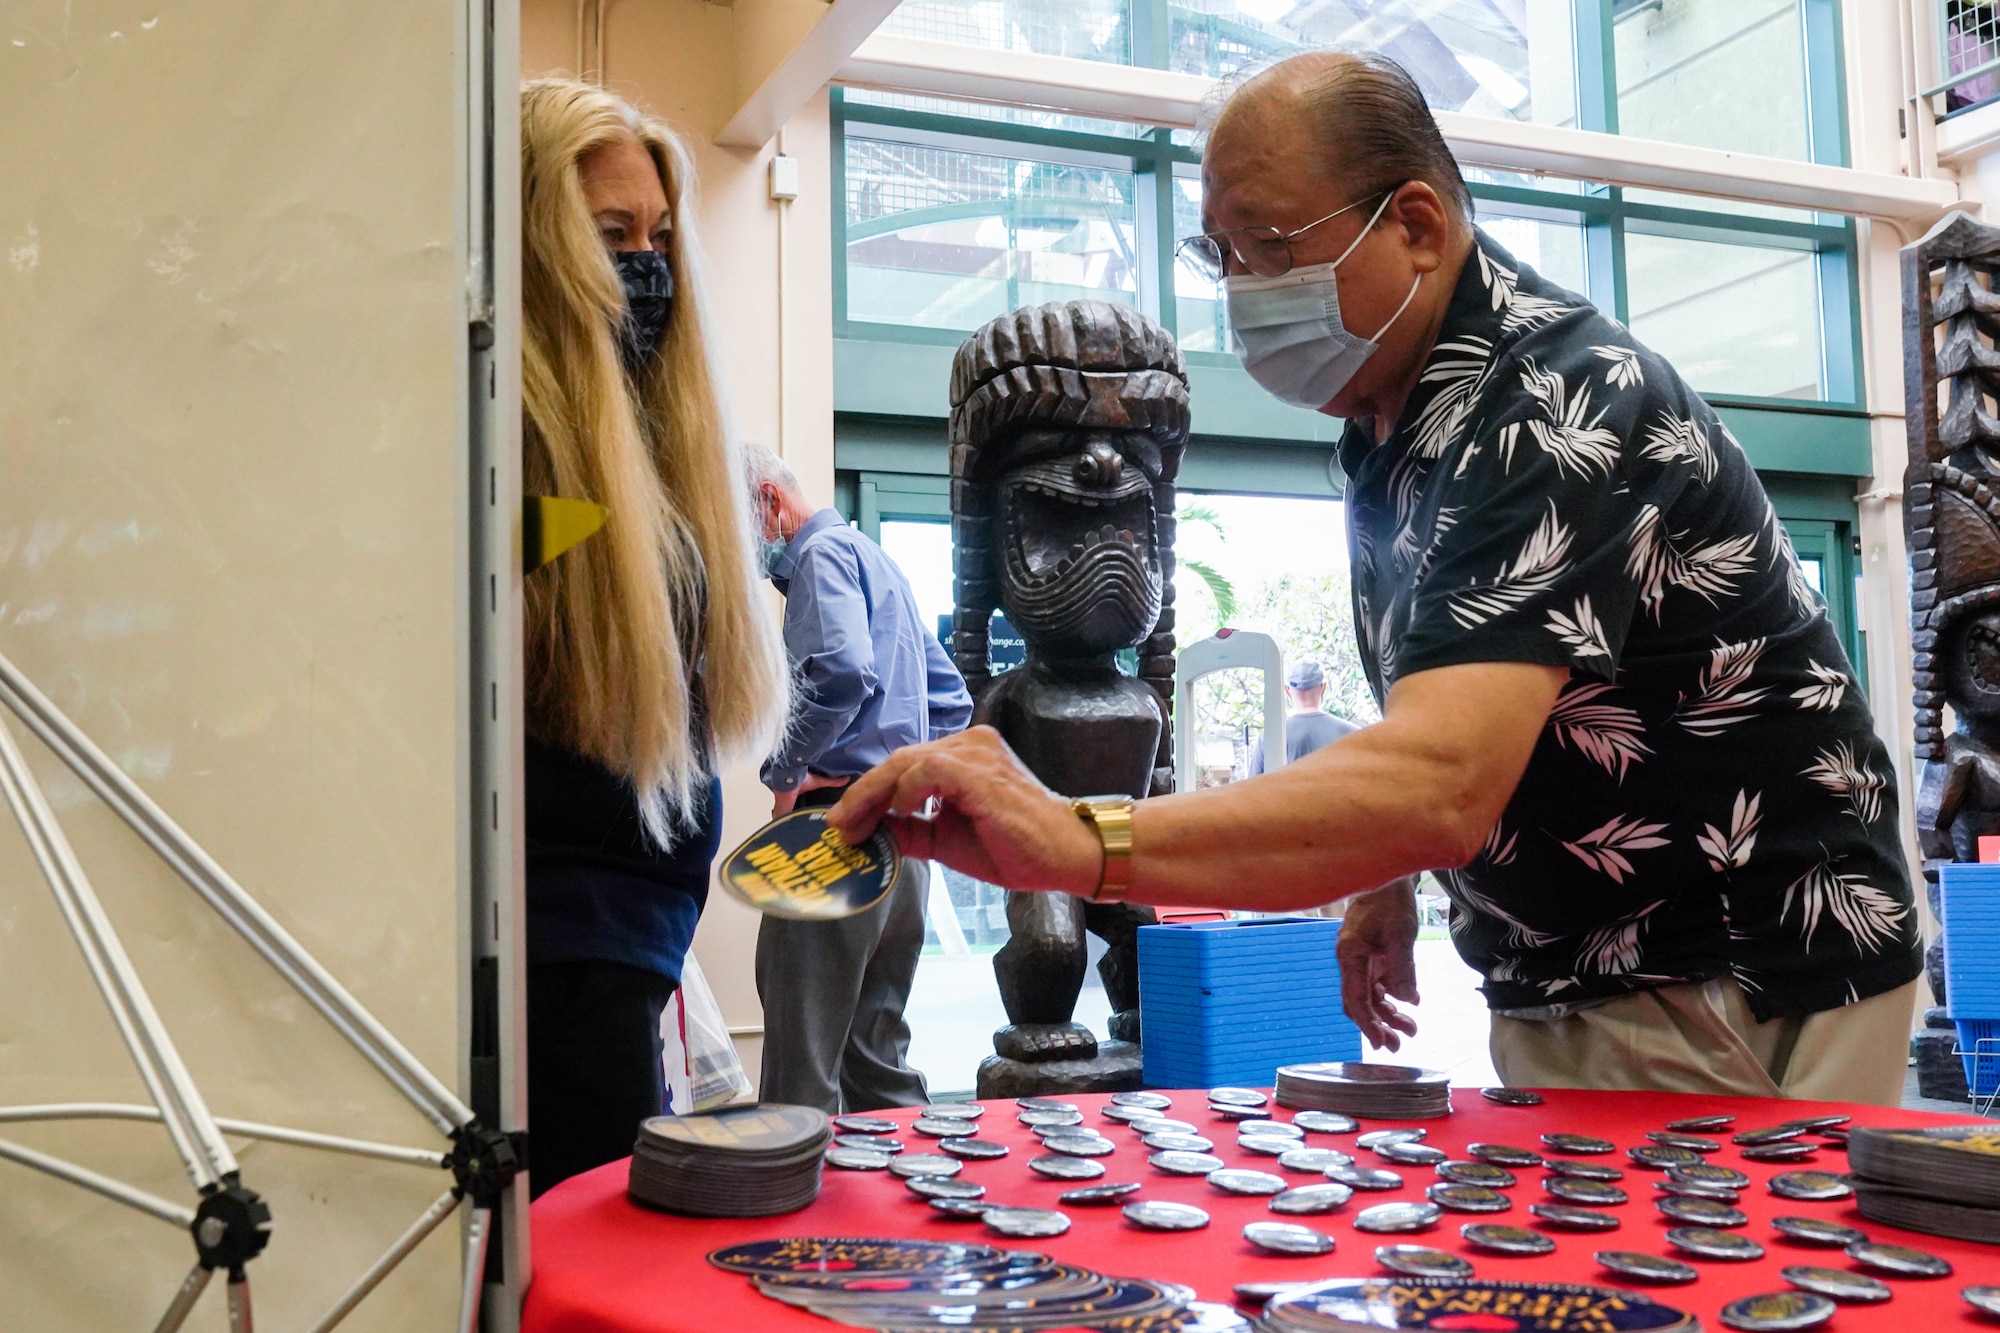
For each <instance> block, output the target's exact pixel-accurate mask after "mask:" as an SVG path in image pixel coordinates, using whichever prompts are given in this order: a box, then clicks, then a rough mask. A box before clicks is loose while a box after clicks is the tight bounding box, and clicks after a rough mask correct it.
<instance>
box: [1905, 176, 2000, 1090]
mask: <svg viewBox="0 0 2000 1333" xmlns="http://www.w3.org/2000/svg"><path fill="white" fill-rule="evenodd" d="M1996 275H2000V228H1994V227H1988V226H1985V225H1983V224H1981V223H1979V222H1976V221H1974V220H1973V219H1972V217H1971V216H1970V215H1968V214H1965V213H1954V214H1952V215H1951V216H1950V217H1949V218H1947V219H1945V220H1944V221H1943V222H1941V223H1939V224H1938V225H1937V226H1936V227H1934V228H1932V229H1931V232H1930V234H1929V235H1927V236H1925V237H1924V238H1923V239H1922V240H1920V241H1918V242H1917V243H1916V244H1914V245H1910V246H1906V247H1905V248H1904V250H1903V378H1904V402H1905V405H1906V406H1905V411H1906V414H1907V419H1908V426H1909V440H1910V465H1909V469H1908V471H1907V472H1905V473H1904V477H1903V521H1904V523H1905V525H1906V527H1907V530H1908V535H1909V547H1910V565H1911V573H1910V585H1911V586H1910V608H1911V620H1912V625H1911V628H1912V631H1913V633H1912V636H1911V637H1912V641H1913V647H1914V650H1915V660H1914V668H1915V672H1914V675H1915V686H1916V714H1917V715H1916V733H1915V739H1916V755H1917V758H1918V759H1919V760H1920V761H1921V762H1922V764H1923V774H1922V777H1921V779H1920V780H1919V783H1918V788H1917V837H1918V841H1919V843H1920V844H1921V847H1922V850H1923V857H1924V879H1925V881H1926V883H1927V886H1928V888H1927V891H1928V893H1929V896H1930V902H1931V907H1932V909H1933V911H1935V910H1936V908H1937V905H1938V897H1937V895H1938V867H1939V865H1941V864H1943V863H1945V862H1949V861H1975V860H1977V859H1978V846H1979V844H1978V840H1979V837H1980V836H1981V835H1982V834H1988V835H1990V834H2000V411H1996V406H1995V396H1996V395H2000V351H1996V349H1995V341H1996V335H2000V281H1996ZM1947 707H1948V708H1949V709H1950V710H1951V714H1952V718H1953V726H1952V728H1951V730H1950V731H1947V730H1945V719H1944V713H1945V709H1946V708H1947ZM1943 948H1944V942H1943V939H1942V938H1940V939H1938V940H1937V941H1935V942H1933V943H1932V945H1931V948H1930V953H1929V955H1928V957H1927V960H1926V961H1927V964H1928V966H1927V969H1926V970H1927V972H1928V974H1929V977H1930V984H1931V990H1932V992H1933V993H1934V994H1935V996H1936V998H1937V1002H1938V1004H1940V1005H1944V1004H1947V1003H1948V1000H1947V998H1946V995H1945V981H1944V965H1943ZM1931 1029H1932V1030H1931V1031H1928V1032H1927V1033H1926V1034H1925V1037H1923V1038H1920V1039H1919V1052H1918V1054H1919V1063H1918V1068H1919V1075H1920V1081H1921V1083H1922V1085H1923V1092H1924V1095H1925V1096H1929V1097H1945V1098H1949V1099H1953V1100H1963V1099H1964V1097H1965V1083H1964V1074H1963V1070H1962V1068H1961V1066H1960V1064H1959V1062H1958V1060H1956V1059H1955V1058H1952V1057H1951V1054H1950V1051H1951V1039H1950V1025H1949V1024H1948V1023H1945V1022H1944V1021H1943V1016H1942V1013H1941V1011H1935V1010H1934V1011H1933V1013H1932V1017H1931ZM1926 1038H1928V1040H1926ZM1929 1048H1935V1049H1929Z"/></svg>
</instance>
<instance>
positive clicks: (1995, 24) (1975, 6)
mask: <svg viewBox="0 0 2000 1333" xmlns="http://www.w3.org/2000/svg"><path fill="white" fill-rule="evenodd" d="M1936 5H1937V41H1938V47H1937V68H1938V73H1939V75H1940V76H1941V77H1942V78H1943V82H1941V83H1939V84H1938V85H1937V86H1935V87H1932V88H1926V89H1925V90H1924V91H1923V93H1922V94H1921V96H1924V97H1934V96H1936V95H1937V94H1939V93H1945V94H1947V102H1948V103H1956V104H1957V105H1955V106H1954V105H1947V107H1946V110H1947V111H1955V110H1958V109H1959V108H1960V107H1965V106H1972V105H1975V104H1976V103H1979V102H1984V101H1987V100H1989V99H1991V98H1993V97H1995V96H2000V4H1996V0H1936Z"/></svg>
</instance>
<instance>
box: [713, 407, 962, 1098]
mask: <svg viewBox="0 0 2000 1333" xmlns="http://www.w3.org/2000/svg"><path fill="white" fill-rule="evenodd" d="M744 454H745V464H746V467H747V469H748V472H749V477H748V480H749V483H750V485H749V489H750V495H751V500H752V503H753V504H754V505H755V506H756V509H757V519H758V522H759V523H760V525H761V527H762V530H763V536H764V543H765V561H764V564H765V572H766V573H768V574H769V575H770V577H771V581H772V582H773V583H775V584H776V585H777V588H778V591H779V592H781V593H783V594H784V596H785V622H784V624H785V653H786V656H788V657H789V658H790V659H791V662H792V670H793V673H794V678H795V683H796V688H797V696H796V698H795V700H794V702H793V706H792V721H791V726H790V728H789V729H788V730H787V732H786V734H785V737H784V739H783V740H782V741H781V742H780V743H779V746H778V751H777V753H776V754H774V755H772V756H771V758H770V759H769V760H767V761H766V762H765V764H764V771H763V779H764V785H765V786H766V787H769V788H770V789H771V791H772V794H773V797H774V800H773V803H772V804H773V810H772V813H773V814H774V815H781V814H784V813H786V812H787V811H789V810H792V809H794V808H795V807H806V808H810V807H812V806H815V805H820V806H826V805H832V804H833V803H834V801H836V800H837V799H839V797H840V792H841V789H842V788H843V787H845V786H846V785H847V784H848V783H849V782H851V781H853V780H854V779H855V778H856V777H859V776H860V775H861V774H863V773H866V772H867V771H868V770H869V769H871V768H873V767H874V766H875V765H877V764H879V763H881V762H882V761H883V760H884V759H886V758H888V757H889V756H890V755H891V754H892V753H894V752H895V751H897V750H899V749H901V748H902V747H903V746H905V745H917V744H921V743H922V742H924V741H929V740H937V739H939V738H940V737H944V736H950V735H952V734H953V733H955V732H960V731H963V730H965V727H966V724H967V723H969V722H970V721H971V720H972V697H971V696H970V695H969V694H967V693H966V689H965V681H964V680H963V679H962V678H961V677H960V676H959V674H958V668H957V667H955V666H953V665H952V662H951V658H950V656H949V655H948V654H947V653H946V652H945V650H944V645H942V644H941V643H939V642H938V639H937V636H936V635H935V634H933V633H931V632H930V631H929V629H927V628H926V627H925V625H924V620H923V617H922V616H921V615H919V614H918V612H917V602H916V597H915V595H914V594H912V593H911V591H910V583H909V580H908V579H906V578H905V577H903V571H902V570H901V569H899V568H897V566H896V562H895V561H894V560H891V559H890V558H889V556H888V554H887V553H886V552H885V551H883V549H882V548H881V547H879V546H877V545H876V544H875V543H874V542H872V541H870V540H869V539H868V538H867V537H866V536H864V535H863V534H862V533H861V532H860V531H858V530H857V529H855V528H852V527H849V526H848V525H847V523H846V521H845V520H843V519H842V518H841V516H840V515H839V514H838V513H836V512H835V511H833V510H831V509H820V510H815V509H814V508H813V507H812V505H811V504H810V503H809V502H808V501H807V500H806V498H805V494H804V492H803V491H801V489H800V488H799V481H798V478H797V477H796V476H795V475H793V473H792V470H791V468H789V467H787V466H786V465H785V463H784V461H783V460H781V459H780V458H778V456H777V455H776V454H773V453H772V452H771V451H770V450H768V449H765V448H763V447H762V446H759V445H749V446H746V448H745V450H744ZM929 888H930V865H929V863H928V862H925V861H918V860H907V861H904V862H903V871H902V873H901V874H900V875H898V876H897V877H896V882H895V884H894V885H892V886H891V887H890V890H889V893H888V895H887V896H886V897H884V898H883V899H882V901H881V902H879V903H876V904H875V905H874V906H873V907H871V908H869V909H868V910H867V911H865V912H861V913H858V914H856V915H854V916H851V917H847V918H845V919H844V920H840V921H786V920H784V919H782V918H779V917H773V916H767V917H765V918H764V919H763V922H762V923H761V924H760V926H759V928H758V932H757V997H758V999H760V1000H761V1001H762V1002H763V1005H764V1061H763V1064H764V1070H763V1081H762V1083H761V1085H760V1086H759V1089H758V1096H759V1097H761V1098H762V1099H763V1100H765V1101H767V1102H788V1103H791V1104H792V1105H795V1106H817V1107H819V1108H820V1109H821V1110H822V1111H825V1112H827V1113H829V1114H837V1113H838V1112H840V1111H842V1110H846V1111H872V1110H876V1109H878V1108H881V1107H886V1106H921V1105H923V1103H924V1102H925V1100H926V1090H925V1087H924V1078H923V1075H922V1074H920V1073H918V1072H917V1071H916V1070H914V1069H911V1068H910V1064H909V1051H910V1025H909V1023H908V1022H907V1021H906V1020H905V1019H904V1017H903V1008H904V1006H905V1005H906V1004H907V1003H908V1002H909V998H910V986H911V984H912V982H914V981H915V979H916V974H917V955H918V954H919V953H921V952H922V951H923V947H924V898H925V895H926V893H927V892H928V891H929Z"/></svg>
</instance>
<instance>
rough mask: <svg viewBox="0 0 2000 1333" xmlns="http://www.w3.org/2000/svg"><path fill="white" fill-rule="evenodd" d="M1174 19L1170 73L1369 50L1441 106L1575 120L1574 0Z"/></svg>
mask: <svg viewBox="0 0 2000 1333" xmlns="http://www.w3.org/2000/svg"><path fill="white" fill-rule="evenodd" d="M1140 2H1141V3H1143V0H1140ZM1167 15H1168V27H1169V34H1170V38H1169V56H1168V60H1167V66H1168V68H1170V69H1173V70H1177V71H1179V72H1181V73H1186V74H1207V75H1211V76H1214V77H1218V78H1227V77H1229V76H1231V75H1233V74H1236V73H1238V72H1240V71H1241V70H1242V69H1244V68H1245V67H1255V66H1257V65H1260V64H1263V63H1266V62H1268V61H1270V60H1272V59H1275V58H1280V57H1283V56H1287V55H1290V54H1292V53H1293V52H1294V51H1303V50H1309V49H1312V48H1316V47H1327V46H1365V47H1368V48H1370V49H1372V50H1376V51H1380V52H1382V53H1383V54H1384V55H1387V56H1390V57H1392V58H1394V59H1395V60H1396V61H1398V62H1399V63H1400V64H1402V66H1403V67H1404V68H1405V69H1407V70H1409V71H1410V74H1411V75H1412V77H1414V78H1415V79H1416V81H1417V83H1418V84H1419V85H1420V86H1421V87H1422V88H1423V90H1424V95H1425V96H1426V97H1427V98H1428V99H1429V100H1430V103H1431V105H1432V106H1434V107H1438V108H1441V109H1444V110H1450V111H1464V112H1467V113H1469V114H1472V115H1479V116H1496V117H1504V118H1506V119H1509V120H1532V121H1538V122H1540V123H1543V124H1551V125H1561V124H1568V123H1570V122H1572V121H1573V120H1574V119H1575V117H1576V80H1575V73H1574V71H1575V62H1574V60H1573V59H1572V57H1571V51H1572V42H1571V33H1570V0H1189V2H1188V3H1184V4H1183V3H1172V4H1169V5H1168V6H1167Z"/></svg>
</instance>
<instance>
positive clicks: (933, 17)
mask: <svg viewBox="0 0 2000 1333" xmlns="http://www.w3.org/2000/svg"><path fill="white" fill-rule="evenodd" d="M1142 3H1143V0H1142ZM881 30H882V31H883V32H886V33H890V34H893V35H894V36H897V37H928V38H930V39H932V40H934V41H941V42H963V43H965V44H966V45H968V46H991V47H997V48H998V49H1000V50H1003V51H1032V52H1034V53H1035V54H1036V55H1044V56H1071V57H1074V58H1075V59H1078V60H1103V61H1109V62H1110V63H1112V64H1114V65H1128V64H1131V63H1132V8H1131V4H1130V0H903V3H902V4H901V5H898V6H897V7H896V12H895V13H893V14H891V15H890V16H889V17H888V19H887V21H885V22H884V23H883V24H882V29H881Z"/></svg>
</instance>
